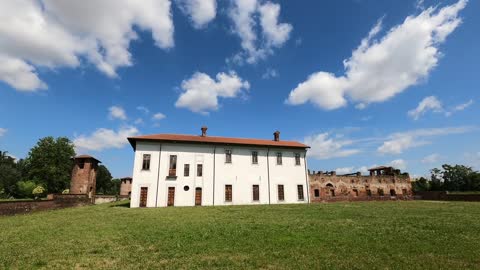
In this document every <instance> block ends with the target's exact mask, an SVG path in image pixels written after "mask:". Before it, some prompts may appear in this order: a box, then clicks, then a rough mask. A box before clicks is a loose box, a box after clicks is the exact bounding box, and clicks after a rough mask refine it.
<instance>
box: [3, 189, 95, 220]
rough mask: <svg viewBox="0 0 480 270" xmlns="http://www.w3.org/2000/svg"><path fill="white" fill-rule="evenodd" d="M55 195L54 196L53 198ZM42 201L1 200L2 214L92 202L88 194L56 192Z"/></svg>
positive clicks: (25, 212)
mask: <svg viewBox="0 0 480 270" xmlns="http://www.w3.org/2000/svg"><path fill="white" fill-rule="evenodd" d="M52 197H53V198H52ZM49 198H51V199H48V200H42V201H34V200H31V201H7V202H0V216H2V215H17V214H27V213H31V212H36V211H43V210H52V209H61V208H67V207H76V206H84V205H89V204H91V200H90V199H89V198H88V195H86V194H54V195H53V196H49Z"/></svg>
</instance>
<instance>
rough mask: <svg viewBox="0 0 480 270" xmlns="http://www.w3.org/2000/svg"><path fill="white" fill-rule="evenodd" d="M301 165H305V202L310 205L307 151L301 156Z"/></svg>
mask: <svg viewBox="0 0 480 270" xmlns="http://www.w3.org/2000/svg"><path fill="white" fill-rule="evenodd" d="M303 163H305V184H306V187H307V202H308V203H310V185H309V183H308V169H307V150H306V149H305V154H303Z"/></svg>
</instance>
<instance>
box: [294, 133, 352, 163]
mask: <svg viewBox="0 0 480 270" xmlns="http://www.w3.org/2000/svg"><path fill="white" fill-rule="evenodd" d="M303 141H304V143H305V144H306V145H309V146H310V147H311V149H310V150H309V151H308V152H307V154H308V155H309V156H310V157H313V158H315V159H328V158H336V157H348V156H351V155H354V154H357V153H359V152H360V150H358V149H346V146H349V145H351V144H352V143H353V141H350V140H344V139H341V138H332V137H331V136H330V134H329V133H320V134H316V135H312V136H308V137H306V138H305V139H304V140H303Z"/></svg>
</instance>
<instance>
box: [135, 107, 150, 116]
mask: <svg viewBox="0 0 480 270" xmlns="http://www.w3.org/2000/svg"><path fill="white" fill-rule="evenodd" d="M137 110H139V111H141V112H143V113H144V114H149V113H150V110H149V109H148V108H147V107H145V106H137Z"/></svg>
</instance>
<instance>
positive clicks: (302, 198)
mask: <svg viewBox="0 0 480 270" xmlns="http://www.w3.org/2000/svg"><path fill="white" fill-rule="evenodd" d="M297 193H298V200H299V201H303V200H304V199H305V198H304V197H303V185H297Z"/></svg>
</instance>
